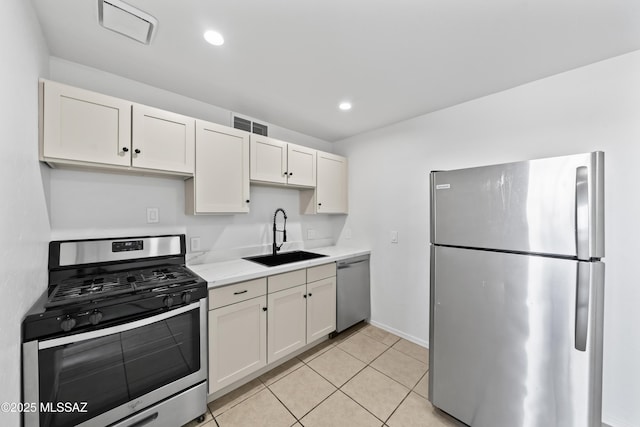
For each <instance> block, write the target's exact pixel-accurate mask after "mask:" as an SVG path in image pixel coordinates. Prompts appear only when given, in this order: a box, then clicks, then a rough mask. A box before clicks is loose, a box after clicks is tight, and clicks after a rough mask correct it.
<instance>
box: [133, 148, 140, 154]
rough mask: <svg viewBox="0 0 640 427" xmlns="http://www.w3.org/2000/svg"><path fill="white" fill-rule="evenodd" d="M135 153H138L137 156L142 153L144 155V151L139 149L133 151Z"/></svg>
mask: <svg viewBox="0 0 640 427" xmlns="http://www.w3.org/2000/svg"><path fill="white" fill-rule="evenodd" d="M133 152H134V153H136V154H140V153H142V151H140V149H139V148H136V149H135V150H133Z"/></svg>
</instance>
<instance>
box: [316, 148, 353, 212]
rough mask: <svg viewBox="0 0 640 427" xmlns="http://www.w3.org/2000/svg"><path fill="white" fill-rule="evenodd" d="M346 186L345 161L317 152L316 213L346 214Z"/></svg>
mask: <svg viewBox="0 0 640 427" xmlns="http://www.w3.org/2000/svg"><path fill="white" fill-rule="evenodd" d="M347 185H348V179H347V159H346V158H344V157H341V156H336V155H335V154H329V153H323V152H318V181H317V183H316V204H317V205H316V211H317V212H318V213H348V211H349V205H348V192H347Z"/></svg>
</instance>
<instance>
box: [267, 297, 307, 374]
mask: <svg viewBox="0 0 640 427" xmlns="http://www.w3.org/2000/svg"><path fill="white" fill-rule="evenodd" d="M306 302H307V299H306V285H301V286H296V287H295V288H290V289H286V290H284V291H279V292H275V293H270V294H269V295H268V297H267V304H268V311H267V313H268V323H267V324H268V331H267V334H268V336H269V340H268V344H267V347H268V350H267V360H268V361H269V363H271V362H273V361H275V360H278V359H280V358H281V357H284V356H286V355H287V354H289V353H291V352H293V351H295V350H297V349H299V348H301V347H303V346H304V345H305V344H306V332H307V331H306V322H305V319H306V307H307V304H306Z"/></svg>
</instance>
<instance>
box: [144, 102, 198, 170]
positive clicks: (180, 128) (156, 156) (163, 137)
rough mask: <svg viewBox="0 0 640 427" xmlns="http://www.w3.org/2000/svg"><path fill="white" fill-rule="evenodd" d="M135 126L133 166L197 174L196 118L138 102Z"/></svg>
mask: <svg viewBox="0 0 640 427" xmlns="http://www.w3.org/2000/svg"><path fill="white" fill-rule="evenodd" d="M132 126H133V132H132V142H133V144H132V150H133V153H132V159H131V164H132V166H135V167H138V168H145V169H156V170H163V171H169V172H176V173H179V174H185V175H191V174H193V169H194V163H195V147H196V146H195V119H193V118H191V117H187V116H182V115H180V114H176V113H171V112H168V111H164V110H160V109H157V108H152V107H147V106H145V105H139V104H134V106H133V125H132Z"/></svg>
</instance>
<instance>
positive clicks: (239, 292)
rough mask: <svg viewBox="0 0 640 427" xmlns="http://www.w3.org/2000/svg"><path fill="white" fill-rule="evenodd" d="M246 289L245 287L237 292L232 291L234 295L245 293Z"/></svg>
mask: <svg viewBox="0 0 640 427" xmlns="http://www.w3.org/2000/svg"><path fill="white" fill-rule="evenodd" d="M246 293H247V290H246V289H245V290H244V291H238V292H234V293H233V294H234V295H240V294H246Z"/></svg>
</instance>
